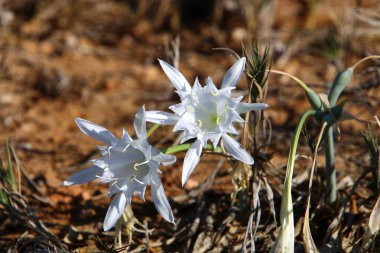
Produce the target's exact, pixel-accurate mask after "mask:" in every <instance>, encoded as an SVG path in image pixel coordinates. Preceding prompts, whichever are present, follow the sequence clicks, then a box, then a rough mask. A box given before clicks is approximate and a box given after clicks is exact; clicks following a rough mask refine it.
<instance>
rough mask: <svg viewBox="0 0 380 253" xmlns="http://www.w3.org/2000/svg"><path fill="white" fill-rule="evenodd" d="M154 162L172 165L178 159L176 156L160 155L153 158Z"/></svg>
mask: <svg viewBox="0 0 380 253" xmlns="http://www.w3.org/2000/svg"><path fill="white" fill-rule="evenodd" d="M152 160H153V161H156V162H159V163H162V164H163V165H171V164H173V163H175V162H176V161H177V158H176V157H175V156H174V155H165V154H163V153H161V152H160V153H159V154H157V155H155V156H153V157H152Z"/></svg>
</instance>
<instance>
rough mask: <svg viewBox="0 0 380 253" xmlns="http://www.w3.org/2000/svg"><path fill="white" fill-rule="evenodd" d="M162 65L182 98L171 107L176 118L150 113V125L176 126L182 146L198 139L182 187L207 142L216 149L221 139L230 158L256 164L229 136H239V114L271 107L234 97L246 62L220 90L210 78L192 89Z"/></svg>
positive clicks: (189, 154) (231, 72)
mask: <svg viewBox="0 0 380 253" xmlns="http://www.w3.org/2000/svg"><path fill="white" fill-rule="evenodd" d="M160 64H161V67H162V69H163V70H164V72H165V74H166V75H167V76H168V78H169V79H170V81H171V82H172V84H173V86H174V87H175V89H176V92H177V93H178V94H179V96H180V98H181V103H180V104H176V105H173V106H170V107H169V109H171V110H172V111H173V112H174V114H173V113H167V112H161V111H147V121H149V122H153V123H158V124H175V126H174V129H173V131H180V130H181V131H184V134H183V137H182V140H181V142H182V143H183V142H185V141H187V140H189V139H196V141H195V142H194V143H193V144H192V145H191V147H190V149H189V150H188V151H187V153H186V156H185V160H184V165H183V171H182V185H184V184H185V183H186V181H187V180H188V178H189V176H190V175H191V173H192V172H193V170H194V168H195V166H196V165H197V164H198V162H199V159H200V155H201V152H202V149H203V148H204V147H205V145H206V144H207V141H208V140H211V142H212V143H213V145H214V147H216V146H217V145H218V143H219V140H220V139H221V138H222V139H223V143H224V148H225V150H226V152H227V154H228V155H231V156H232V157H234V158H235V159H237V160H240V161H242V162H244V163H247V164H253V162H254V161H253V158H252V156H251V155H250V154H249V153H248V152H247V151H246V150H245V149H244V148H243V147H242V146H241V145H240V144H239V143H238V142H236V141H235V140H234V139H233V138H231V137H230V136H229V134H234V135H237V134H238V132H237V131H236V129H235V128H234V126H233V123H235V122H244V120H243V119H242V118H241V117H240V115H239V114H242V113H245V112H248V111H252V110H261V109H265V108H267V107H268V105H266V104H264V103H244V102H241V100H242V99H243V97H242V96H241V97H238V98H232V97H231V91H232V90H233V89H235V88H236V84H237V82H238V81H239V79H240V77H241V75H242V73H243V71H244V66H245V58H244V57H243V58H240V59H239V60H238V61H237V62H236V63H235V64H234V65H233V66H232V67H231V68H230V69H229V70H228V71H227V73H226V74H225V76H224V78H223V82H222V86H221V89H217V88H216V87H215V85H214V83H213V82H212V80H211V78H210V77H209V78H208V80H207V83H206V85H205V86H204V87H202V86H201V85H200V83H199V81H198V79H196V80H195V83H194V86H193V87H191V86H190V85H189V83H188V82H187V80H186V79H185V77H184V76H183V75H182V74H181V73H180V72H179V71H178V70H177V69H175V68H174V67H172V66H170V65H169V64H168V63H166V62H164V61H161V60H160Z"/></svg>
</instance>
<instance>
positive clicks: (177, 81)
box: [158, 59, 191, 92]
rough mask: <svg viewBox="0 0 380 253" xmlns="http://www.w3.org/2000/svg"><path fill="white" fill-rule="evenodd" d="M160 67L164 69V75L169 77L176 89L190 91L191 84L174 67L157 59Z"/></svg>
mask: <svg viewBox="0 0 380 253" xmlns="http://www.w3.org/2000/svg"><path fill="white" fill-rule="evenodd" d="M158 61H159V62H160V65H161V67H162V69H163V70H164V72H165V74H166V76H167V77H168V78H169V80H170V82H171V83H172V84H173V86H174V87H175V88H176V90H178V91H186V92H190V91H191V86H190V84H189V82H188V81H187V80H186V78H185V77H184V76H183V75H182V74H181V73H180V72H179V71H178V70H177V69H175V68H173V67H172V66H170V65H169V64H168V63H166V62H164V61H162V60H160V59H159V60H158Z"/></svg>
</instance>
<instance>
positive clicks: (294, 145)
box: [281, 110, 317, 207]
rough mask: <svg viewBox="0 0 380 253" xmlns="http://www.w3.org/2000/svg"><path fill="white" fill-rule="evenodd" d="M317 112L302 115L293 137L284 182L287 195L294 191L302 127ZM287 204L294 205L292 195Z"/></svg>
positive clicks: (312, 111) (311, 111) (307, 112)
mask: <svg viewBox="0 0 380 253" xmlns="http://www.w3.org/2000/svg"><path fill="white" fill-rule="evenodd" d="M316 114H317V111H316V110H309V111H306V112H304V114H302V117H301V119H300V121H299V122H298V125H297V129H296V134H295V135H294V137H293V141H292V145H291V149H290V152H289V158H288V164H287V168H286V176H285V182H284V192H286V194H285V195H288V196H291V193H292V192H291V190H292V178H293V170H294V163H295V157H296V153H297V147H298V142H299V138H300V135H301V132H302V127H303V125H304V124H305V122H306V119H307V118H308V117H309V116H314V115H316ZM282 201H284V194H283V195H282ZM282 204H283V203H281V205H282ZM284 204H285V203H284ZM287 205H288V206H289V207H292V205H293V204H292V201H291V197H290V201H287Z"/></svg>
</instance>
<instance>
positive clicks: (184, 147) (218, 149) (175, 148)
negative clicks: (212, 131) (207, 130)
mask: <svg viewBox="0 0 380 253" xmlns="http://www.w3.org/2000/svg"><path fill="white" fill-rule="evenodd" d="M191 144H192V143H185V144H180V145H177V146H173V147H169V148H165V149H162V150H161V152H162V153H164V154H166V155H171V154H175V153H178V152H182V151H187V150H189V148H190V146H191ZM204 149H205V150H210V151H212V152H214V153H224V152H223V149H222V148H221V147H216V148H214V147H213V146H212V145H211V144H207V145H206V147H204Z"/></svg>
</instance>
